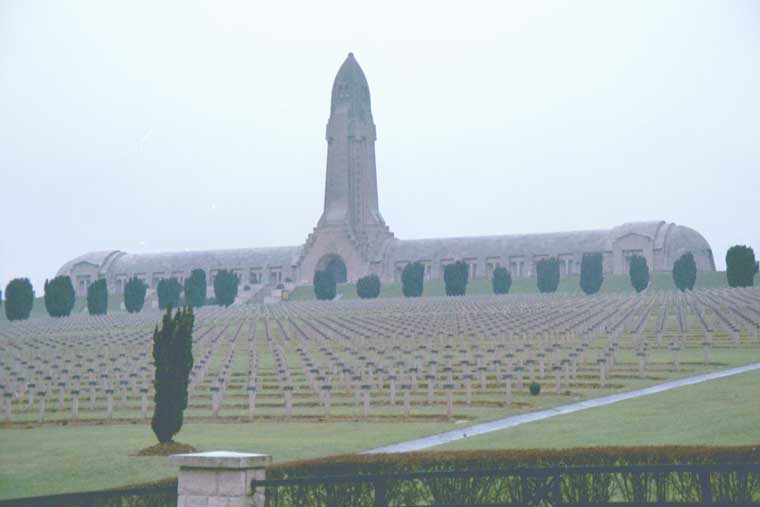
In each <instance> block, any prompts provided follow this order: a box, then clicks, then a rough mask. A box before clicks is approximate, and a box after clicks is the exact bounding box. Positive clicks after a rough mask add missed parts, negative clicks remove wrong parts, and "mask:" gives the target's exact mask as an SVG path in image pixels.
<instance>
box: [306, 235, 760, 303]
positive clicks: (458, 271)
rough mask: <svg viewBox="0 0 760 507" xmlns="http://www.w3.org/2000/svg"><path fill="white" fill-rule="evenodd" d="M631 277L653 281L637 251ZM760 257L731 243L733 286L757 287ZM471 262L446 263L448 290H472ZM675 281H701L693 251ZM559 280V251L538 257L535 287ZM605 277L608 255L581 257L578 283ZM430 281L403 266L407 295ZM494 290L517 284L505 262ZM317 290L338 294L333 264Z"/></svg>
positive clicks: (373, 288)
mask: <svg viewBox="0 0 760 507" xmlns="http://www.w3.org/2000/svg"><path fill="white" fill-rule="evenodd" d="M628 266H629V267H628V277H629V280H630V283H631V286H632V287H633V289H634V290H635V291H636V292H642V291H644V290H645V289H647V288H648V287H649V282H650V272H649V265H648V263H647V259H646V257H644V256H641V255H633V256H631V257H630V258H629V259H628ZM758 269H759V266H758V262H757V261H756V260H755V253H754V251H753V250H752V248H750V247H748V246H744V245H736V246H733V247H731V248H730V249H729V250H728V253H727V254H726V278H727V281H728V286H729V287H752V285H753V283H754V277H755V275H756V274H757V273H758ZM468 271H469V267H468V265H467V263H465V262H463V261H457V262H454V263H451V264H447V265H446V266H444V272H443V280H444V287H445V292H446V295H447V296H463V295H464V294H465V293H466V292H467V282H468V281H469V280H468V279H469V273H468ZM672 277H673V285H674V286H675V287H676V288H677V289H678V290H680V291H686V290H693V289H694V285H695V284H696V281H697V264H696V261H695V260H694V256H693V255H692V254H691V252H687V253H685V254H683V255H681V256H680V257H679V258H678V260H676V262H675V263H674V264H673V269H672ZM559 283H560V261H559V259H558V258H557V257H549V258H545V259H540V260H539V261H538V262H536V287H537V289H538V291H539V292H541V293H552V292H556V291H557V289H558V288H559ZM603 283H604V258H603V256H602V254H601V253H587V254H584V255H583V258H582V260H581V273H580V280H579V285H580V288H581V290H582V291H583V293H584V294H587V295H592V294H596V293H597V292H599V290H600V289H601V288H602V285H603ZM424 286H425V265H424V264H423V263H421V262H411V263H409V264H407V265H406V266H404V269H403V270H402V271H401V292H402V294H403V295H404V297H420V296H422V293H423V291H424ZM491 287H492V290H493V293H494V294H507V293H509V290H510V288H511V287H512V275H511V273H510V272H509V271H508V270H507V269H506V268H503V267H497V268H496V269H494V271H493V274H492V277H491ZM380 288H381V282H380V278H378V276H377V275H374V274H373V275H368V276H364V277H362V278H359V280H358V281H357V283H356V294H357V296H358V297H360V298H361V299H372V298H376V297H378V296H379V295H380ZM314 294H315V296H316V298H317V299H318V300H325V301H329V300H332V299H334V298H335V296H336V295H337V283H336V281H335V278H334V276H333V275H332V273H331V272H330V271H329V270H320V271H317V272H316V273H315V274H314Z"/></svg>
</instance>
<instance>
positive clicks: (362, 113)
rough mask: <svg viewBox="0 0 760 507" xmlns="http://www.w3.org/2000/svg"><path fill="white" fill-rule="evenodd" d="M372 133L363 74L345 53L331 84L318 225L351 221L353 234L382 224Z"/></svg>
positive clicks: (370, 112)
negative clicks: (323, 189)
mask: <svg viewBox="0 0 760 507" xmlns="http://www.w3.org/2000/svg"><path fill="white" fill-rule="evenodd" d="M376 137H377V136H376V131H375V124H374V122H373V121H372V106H371V101H370V95H369V85H368V84H367V78H366V77H365V76H364V72H363V71H362V69H361V67H360V66H359V63H358V62H357V61H356V58H354V54H353V53H349V54H348V56H347V57H346V59H345V61H344V62H343V64H342V65H341V66H340V69H338V73H337V74H336V76H335V81H334V82H333V87H332V98H331V101H330V118H329V120H328V121H327V131H326V139H327V179H326V182H325V207H324V212H323V214H322V218H321V219H320V224H337V223H349V224H350V225H351V227H352V228H353V229H356V232H357V233H359V232H361V229H362V228H363V227H366V226H373V225H382V226H384V225H385V222H384V221H383V218H382V216H381V215H380V210H379V207H378V198H377V169H376V167H375V139H376Z"/></svg>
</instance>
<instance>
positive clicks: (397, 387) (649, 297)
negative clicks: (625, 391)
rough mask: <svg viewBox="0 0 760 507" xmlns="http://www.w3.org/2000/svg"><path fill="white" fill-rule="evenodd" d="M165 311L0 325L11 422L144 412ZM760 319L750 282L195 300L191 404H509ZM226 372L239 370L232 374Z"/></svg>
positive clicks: (215, 407) (362, 409)
mask: <svg viewBox="0 0 760 507" xmlns="http://www.w3.org/2000/svg"><path fill="white" fill-rule="evenodd" d="M160 317H161V314H160V313H158V312H152V313H150V312H145V313H142V314H136V315H128V314H113V315H108V316H105V317H87V316H79V315H78V316H73V317H70V318H69V319H40V320H35V321H27V322H22V323H14V324H4V325H2V326H0V352H1V353H2V354H1V355H0V392H2V395H3V403H4V407H3V413H4V414H5V417H6V419H11V418H12V412H13V411H15V412H17V413H18V414H19V415H20V416H23V417H25V418H26V419H27V420H28V419H30V418H31V417H32V415H31V414H34V413H36V414H37V418H38V419H43V418H44V417H45V408H46V407H45V403H46V402H47V403H48V404H52V406H53V409H54V410H55V411H56V414H57V417H61V416H62V414H63V413H64V412H68V413H69V414H70V416H71V417H78V416H79V411H80V409H84V410H86V411H88V412H89V416H90V417H93V416H95V417H97V416H98V415H97V414H104V416H105V417H106V418H110V417H113V415H114V411H115V410H116V409H118V410H121V411H122V412H121V413H122V414H127V415H128V414H130V410H131V411H136V410H137V409H136V404H137V400H138V399H139V400H140V412H141V416H142V417H143V418H144V417H146V413H147V410H148V408H149V407H148V406H147V405H148V403H147V400H148V399H149V398H150V397H152V390H153V365H152V353H151V347H152V339H151V338H152V331H153V328H154V326H155V325H156V323H157V322H159V321H160ZM758 323H760V291H758V290H757V289H741V290H709V291H696V292H693V293H686V294H681V293H672V292H650V293H645V294H642V295H626V294H620V295H605V296H596V297H591V298H589V297H579V296H568V295H554V296H509V297H464V298H420V299H405V300H374V301H341V302H330V303H317V302H313V303H288V304H283V305H276V306H271V307H258V306H254V305H241V306H233V307H230V308H221V307H210V308H202V309H199V310H197V311H196V327H195V332H194V345H193V352H194V357H195V365H194V368H193V370H192V372H191V381H190V395H191V397H192V398H193V399H194V400H196V401H195V404H194V405H191V407H196V408H197V407H198V406H203V407H209V409H210V413H211V415H212V416H213V417H224V416H225V415H226V414H227V413H228V412H226V411H225V412H224V413H222V407H223V406H226V405H225V404H230V403H234V401H235V400H236V399H239V398H243V399H245V398H246V397H247V405H248V415H249V417H250V418H253V417H254V415H255V409H256V398H257V393H259V394H261V393H264V394H265V396H266V397H275V398H276V399H279V400H280V402H281V406H282V412H283V413H284V414H285V415H286V416H287V417H291V416H292V415H293V409H294V398H298V399H299V401H300V402H301V403H302V404H303V405H304V406H310V404H309V403H307V402H305V401H303V399H304V398H307V399H309V398H310V399H313V400H316V402H317V404H318V405H319V406H320V407H321V410H323V411H324V414H326V415H329V414H330V410H331V407H334V406H337V405H349V406H350V405H354V406H355V407H356V411H357V413H358V414H360V415H363V416H368V415H369V412H370V407H371V405H377V406H382V405H384V406H396V405H398V404H401V405H402V406H403V412H404V415H405V416H409V415H410V411H411V409H412V407H413V406H417V405H433V406H434V405H437V404H440V403H441V398H440V396H441V395H443V396H444V398H445V399H446V403H445V404H446V406H447V413H448V414H449V415H451V412H452V404H453V399H454V394H455V393H460V394H461V395H462V396H463V398H464V404H465V406H471V405H473V404H477V403H481V402H483V400H486V401H487V400H490V399H492V397H493V396H494V393H495V392H496V391H501V392H502V393H503V400H504V402H506V403H512V402H513V396H514V394H515V393H519V392H524V391H525V390H526V389H527V386H528V384H529V383H530V382H532V381H534V380H537V381H541V382H544V383H546V382H549V385H550V386H552V387H553V389H551V390H553V391H555V392H561V391H562V390H563V389H570V388H571V384H572V385H576V386H582V385H586V384H584V383H583V382H584V381H583V380H579V379H578V371H579V369H582V370H583V371H584V372H586V373H584V377H583V378H586V377H587V374H588V372H589V371H593V370H594V369H597V371H598V376H599V385H600V386H606V385H608V384H609V380H610V378H611V376H612V375H613V371H614V369H615V368H616V365H617V362H618V355H619V353H620V351H621V350H622V349H626V350H627V349H628V348H630V349H631V352H632V353H633V354H634V356H635V357H636V358H637V359H638V373H639V375H640V376H642V377H644V376H646V373H647V369H648V367H649V365H650V361H651V357H650V356H651V353H652V351H653V350H658V349H659V350H666V351H669V352H670V353H672V361H673V369H676V370H677V369H679V368H680V352H681V351H682V350H683V349H684V348H685V347H693V346H694V343H695V340H697V341H696V343H697V346H699V344H700V343H701V346H702V347H703V349H704V357H705V362H706V363H708V362H710V351H711V349H712V346H713V341H714V339H715V336H721V337H722V336H726V335H728V336H729V337H730V339H731V340H732V342H733V343H735V344H738V343H739V340H740V337H741V336H749V337H754V338H755V339H757V333H758V327H760V326H759V324H758ZM244 330H246V331H245V332H244ZM695 336H696V338H695ZM655 338H656V341H655ZM663 340H664V343H663ZM699 340H701V341H699ZM238 354H247V358H246V361H245V362H246V366H247V372H245V373H235V372H234V371H233V370H234V367H235V366H234V365H235V364H239V363H237V362H235V358H236V357H237V355H238ZM261 354H268V355H271V358H272V361H271V364H272V366H271V367H267V368H266V369H262V368H261V366H260V365H261V364H262V362H261V357H260V356H261ZM293 357H295V358H296V359H295V362H293V360H292V359H290V363H291V364H289V358H293ZM269 363H270V362H269V361H267V364H269ZM212 364H213V365H215V367H214V370H213V371H210V368H211V365H212ZM634 367H635V366H634ZM237 375H242V376H243V378H244V380H241V381H240V385H239V386H238V385H237V384H236V382H238V380H237V378H236V376H237ZM233 387H234V388H235V389H233ZM238 387H239V391H238V390H237V388H238ZM264 390H266V392H264ZM138 394H139V395H138ZM80 398H81V399H82V400H83V401H84V400H88V399H89V401H90V402H89V404H88V403H85V404H84V405H82V404H81V403H80ZM275 405H276V403H275ZM49 406H50V405H48V407H49Z"/></svg>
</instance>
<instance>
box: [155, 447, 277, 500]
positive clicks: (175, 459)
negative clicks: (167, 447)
mask: <svg viewBox="0 0 760 507" xmlns="http://www.w3.org/2000/svg"><path fill="white" fill-rule="evenodd" d="M169 462H170V463H171V464H172V465H175V466H178V467H179V473H178V474H177V507H264V493H263V491H259V492H254V491H252V490H251V481H252V480H254V479H256V480H263V479H265V478H266V468H267V466H269V465H270V464H271V463H272V457H271V456H270V455H268V454H252V453H242V452H231V451H213V452H199V453H191V454H174V455H172V456H169Z"/></svg>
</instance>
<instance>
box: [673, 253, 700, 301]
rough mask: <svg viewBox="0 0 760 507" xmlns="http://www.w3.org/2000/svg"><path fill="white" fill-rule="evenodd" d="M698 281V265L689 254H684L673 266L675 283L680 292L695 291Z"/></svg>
mask: <svg viewBox="0 0 760 507" xmlns="http://www.w3.org/2000/svg"><path fill="white" fill-rule="evenodd" d="M696 281H697V263H696V262H694V256H693V255H692V254H691V252H689V253H685V254H683V255H682V256H681V257H679V258H678V260H677V261H676V262H675V263H674V264H673V283H675V286H676V288H677V289H678V290H680V291H682V292H683V291H685V290H693V289H694V284H695V283H696Z"/></svg>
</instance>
